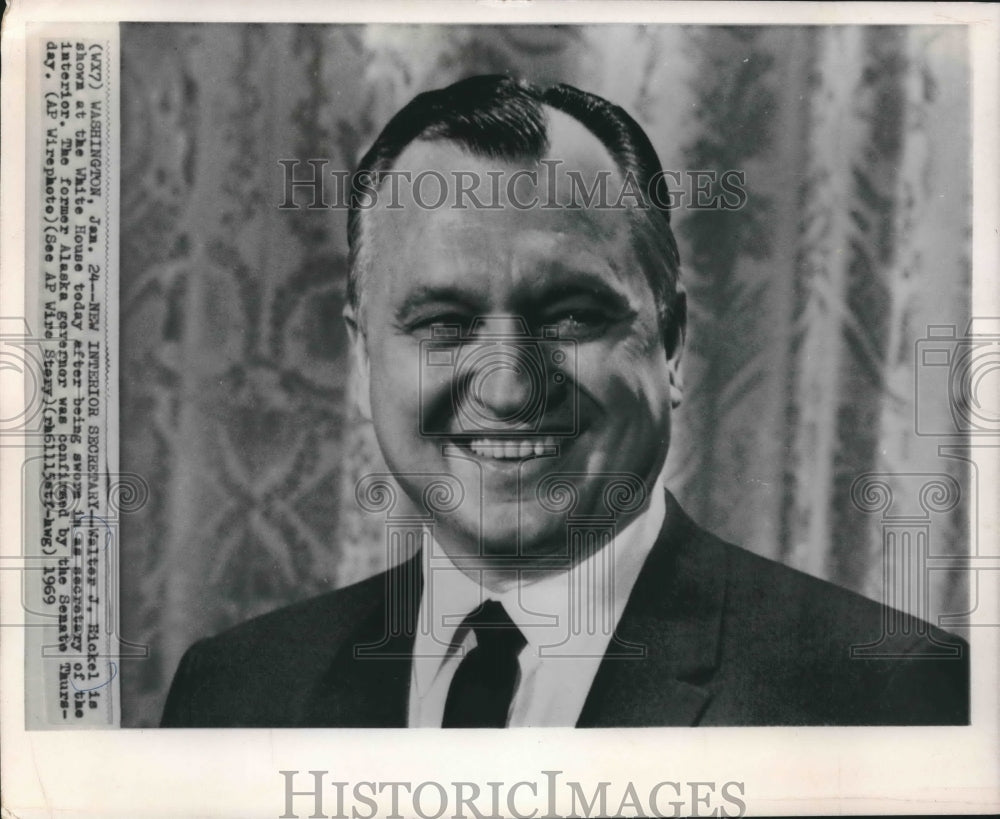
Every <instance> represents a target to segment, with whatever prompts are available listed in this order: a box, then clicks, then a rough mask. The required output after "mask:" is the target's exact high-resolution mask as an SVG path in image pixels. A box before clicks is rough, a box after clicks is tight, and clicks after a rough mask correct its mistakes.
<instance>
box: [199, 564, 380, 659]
mask: <svg viewBox="0 0 1000 819" xmlns="http://www.w3.org/2000/svg"><path fill="white" fill-rule="evenodd" d="M387 574H388V572H380V573H379V574H376V575H372V576H371V577H368V578H365V579H364V580H360V581H358V582H356V583H352V584H351V585H348V586H344V587H343V588H339V589H335V590H333V591H329V592H324V593H323V594H319V595H316V596H314V597H309V598H307V599H305V600H300V601H298V602H296V603H292V604H289V605H287V606H283V607H281V608H278V609H273V610H272V611H268V612H265V613H263V614H259V615H257V616H255V617H252V618H250V619H249V620H244V621H243V622H241V623H238V624H237V625H235V626H232V627H230V628H228V629H226V630H225V631H221V632H219V633H218V634H216V635H214V636H211V637H206V638H204V639H202V640H199V641H198V643H196V644H195V645H197V646H198V647H199V648H200V649H201V650H208V651H256V650H260V649H262V648H273V647H275V646H278V645H288V646H297V645H300V644H303V643H304V644H309V645H313V644H315V642H316V640H317V638H321V639H322V641H323V642H324V643H326V644H330V643H335V642H337V638H338V636H340V635H341V634H342V633H343V632H345V631H347V630H349V629H350V628H351V627H352V626H353V625H354V624H355V623H356V622H357V619H358V615H359V613H360V612H363V611H365V610H366V609H367V608H368V607H369V606H371V605H373V603H374V602H375V601H376V599H377V597H378V596H379V595H381V593H382V590H383V589H384V588H385V583H386V576H387Z"/></svg>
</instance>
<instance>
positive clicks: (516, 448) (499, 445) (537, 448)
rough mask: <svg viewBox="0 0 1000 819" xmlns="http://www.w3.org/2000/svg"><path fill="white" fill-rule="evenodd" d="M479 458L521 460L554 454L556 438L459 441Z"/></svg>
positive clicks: (550, 436)
mask: <svg viewBox="0 0 1000 819" xmlns="http://www.w3.org/2000/svg"><path fill="white" fill-rule="evenodd" d="M459 444H460V446H464V447H465V448H466V449H468V450H470V451H471V452H472V454H473V455H476V456H477V457H479V458H483V459H488V460H495V461H523V460H527V459H528V458H540V457H543V456H551V455H555V454H556V453H557V452H558V451H559V450H558V447H557V443H556V438H555V437H554V436H552V435H546V436H541V437H533V438H473V439H471V440H466V441H462V442H459Z"/></svg>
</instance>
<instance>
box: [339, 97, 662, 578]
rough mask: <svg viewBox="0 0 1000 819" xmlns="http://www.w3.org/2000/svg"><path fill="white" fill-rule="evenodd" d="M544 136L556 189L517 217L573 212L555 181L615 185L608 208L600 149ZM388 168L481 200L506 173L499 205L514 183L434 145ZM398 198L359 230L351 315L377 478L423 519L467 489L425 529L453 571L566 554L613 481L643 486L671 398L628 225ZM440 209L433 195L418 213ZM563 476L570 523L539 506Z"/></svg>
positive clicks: (594, 213)
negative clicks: (431, 530) (556, 169)
mask: <svg viewBox="0 0 1000 819" xmlns="http://www.w3.org/2000/svg"><path fill="white" fill-rule="evenodd" d="M550 122H551V126H550V144H551V149H550V151H549V157H548V158H551V159H553V160H556V159H558V160H559V161H560V162H561V163H562V165H561V166H560V170H561V173H560V176H559V179H558V181H557V183H556V190H555V191H552V190H549V189H548V188H547V186H546V184H545V182H544V177H546V175H547V173H546V170H545V168H542V167H537V168H534V170H537V171H539V182H538V187H537V188H532V189H531V190H530V191H525V190H524V189H519V190H520V191H521V192H520V193H519V195H518V198H519V201H521V202H524V201H526V200H528V199H529V198H530V196H531V195H532V194H535V193H537V194H538V196H539V199H540V202H546V201H560V202H566V201H569V200H570V199H571V195H570V190H569V181H568V179H567V178H566V176H565V173H564V171H566V170H575V171H578V172H579V173H580V174H582V177H583V180H584V182H585V184H586V185H587V187H588V188H589V187H590V186H591V185H592V184H593V180H594V178H595V174H596V173H598V172H599V171H604V172H605V173H606V172H607V171H609V170H610V171H612V172H613V173H612V177H611V179H610V181H609V185H608V188H609V190H610V191H612V192H613V193H612V194H611V196H610V199H611V201H614V199H615V198H616V197H617V192H618V190H619V186H620V183H621V180H620V177H619V175H618V173H617V172H615V171H614V168H615V166H614V162H613V159H612V157H611V156H610V155H609V154H608V152H607V150H606V149H605V148H604V147H603V146H602V145H601V144H600V142H599V141H598V140H597V139H596V137H594V136H593V135H592V134H590V133H589V132H588V131H587V130H586V129H584V128H583V126H581V125H579V124H578V123H577V122H575V121H574V120H572V119H570V118H569V117H566V116H565V115H562V114H559V113H557V112H551V118H550ZM396 167H397V169H399V170H404V169H405V170H409V171H411V172H412V173H413V174H414V176H416V174H418V173H419V172H420V171H422V170H435V171H438V172H440V173H442V174H444V176H445V178H446V179H447V180H448V181H449V183H450V184H453V180H454V176H453V175H452V172H453V171H459V170H461V171H469V172H471V173H472V174H476V175H477V176H476V178H477V179H480V180H483V184H482V186H481V187H480V188H478V189H477V192H478V194H479V199H480V200H481V201H489V191H490V190H491V189H492V190H496V186H495V183H493V182H491V181H490V179H491V177H490V176H489V174H490V173H492V174H493V178H497V176H496V175H497V174H498V173H502V174H503V176H502V179H503V183H502V184H501V185H500V186H499V187H500V189H501V190H503V189H505V188H506V181H507V180H508V179H509V178H510V176H511V175H512V174H514V173H516V172H517V171H519V170H523V168H520V167H517V166H513V165H510V164H507V163H504V162H498V161H495V160H491V159H483V158H477V157H473V156H471V155H469V154H467V153H465V152H464V151H462V150H461V149H460V148H459V147H457V146H455V145H453V144H450V143H443V142H435V143H419V142H418V143H414V144H413V145H411V146H409V147H408V148H407V149H406V150H405V151H404V152H403V154H402V156H401V157H400V158H399V161H398V162H397V163H396ZM531 169H532V168H529V170H531ZM491 186H492V187H491ZM400 190H401V192H400V196H399V201H400V203H401V204H402V205H403V207H402V208H399V209H390V208H386V207H384V204H385V202H386V197H382V200H381V202H380V204H379V205H378V206H377V207H376V208H375V209H373V210H372V211H370V212H369V213H367V214H365V218H367V219H368V223H367V225H366V230H367V233H366V240H367V242H368V245H367V248H366V252H367V253H368V254H369V260H370V274H369V275H368V277H367V279H366V280H365V282H364V283H363V287H364V288H365V289H364V296H363V313H362V315H360V316H357V317H352V316H350V315H349V316H348V323H349V326H352V338H353V339H354V343H355V353H356V361H357V364H358V366H359V370H360V375H361V382H362V385H361V390H362V393H363V395H362V399H361V400H362V409H363V411H364V412H365V413H366V414H368V415H369V417H370V418H371V420H372V421H373V423H374V427H375V432H376V435H377V437H378V441H379V445H380V447H381V450H382V454H383V456H384V458H385V460H386V463H387V465H388V466H389V468H390V469H391V470H392V471H393V473H395V474H396V475H397V480H398V481H399V483H400V484H401V486H402V487H403V488H404V490H405V491H406V493H407V494H408V495H409V496H410V498H411V499H413V500H414V501H415V502H416V503H417V505H418V506H423V503H422V501H421V498H422V497H423V493H424V490H425V489H426V488H427V487H428V485H429V484H430V483H431V482H432V481H433V480H434V477H435V476H436V475H440V476H444V477H445V479H446V480H448V481H451V482H453V483H454V482H455V481H457V482H460V483H461V486H462V489H463V492H464V500H463V501H462V502H461V503H460V504H459V506H458V508H457V509H454V510H453V511H450V512H448V513H446V514H441V515H439V516H438V517H437V519H436V521H435V522H436V528H435V535H436V537H437V539H438V541H439V542H440V543H441V544H442V546H443V547H444V548H445V549H446V550H447V551H448V553H449V554H450V555H451V556H452V557H453V559H456V558H472V557H473V556H479V557H483V556H485V557H486V558H487V560H486V561H484V563H486V564H487V565H488V559H489V558H494V559H495V558H496V557H497V556H507V557H511V556H515V555H520V556H524V557H526V558H534V559H536V560H537V559H538V558H539V557H543V556H553V557H557V556H559V555H565V554H566V553H567V527H566V524H567V520H568V518H569V517H573V516H580V515H608V514H609V513H613V512H614V507H610V508H609V507H608V505H607V503H606V500H605V492H606V490H607V489H608V486H609V482H610V481H612V480H613V479H614V476H618V478H619V479H621V476H622V475H630V476H635V478H637V479H638V480H640V481H642V483H643V484H644V487H645V490H646V491H647V492H648V491H649V490H650V489H651V488H652V487H653V485H654V482H655V480H656V477H657V476H658V474H659V472H660V470H661V468H662V466H663V461H664V458H665V457H666V453H667V447H668V444H669V438H670V405H671V400H672V399H673V400H674V401H675V402H676V401H677V400H679V397H680V386H679V383H678V381H677V378H676V376H677V372H676V365H677V360H676V356H677V354H675V357H674V358H673V359H670V358H668V355H667V352H666V350H665V345H664V340H663V337H662V335H661V332H662V330H661V327H660V322H659V320H658V312H657V306H656V303H655V300H654V297H653V293H652V290H651V288H650V285H649V283H648V281H647V279H646V276H645V274H644V272H643V270H642V268H641V267H640V264H639V261H638V258H637V255H636V253H635V250H634V248H633V241H634V239H633V232H632V231H631V230H630V224H631V221H630V219H629V217H628V214H627V213H625V212H624V211H623V210H616V209H611V210H597V209H576V210H570V209H543V208H540V207H532V208H527V209H522V208H517V207H513V206H512V205H511V203H509V202H505V203H503V204H504V206H503V207H501V208H497V209H481V208H476V207H472V206H470V207H468V208H467V209H464V210H457V209H455V208H452V207H448V206H445V207H440V208H436V209H433V210H431V209H427V208H422V207H419V206H418V205H417V203H416V202H415V201H414V200H413V197H412V196H411V194H410V188H409V186H407V185H405V184H404V185H401V186H400ZM426 191H430V193H427V192H426ZM435 198H436V187H435V185H434V184H431V185H429V187H428V188H427V189H425V192H424V193H423V201H424V202H426V201H427V200H428V199H430V200H433V199H435ZM451 198H452V200H453V199H454V197H451ZM466 204H470V205H471V200H467V201H466ZM353 325H356V328H355V327H354V326H353ZM543 328H547V329H543ZM453 329H457V331H458V335H457V337H455V336H452V337H448V336H447V335H445V337H444V338H443V339H442V337H441V333H445V334H447V333H449V332H452V330H453ZM525 331H527V334H528V336H529V337H528V338H526V337H525V335H524V333H525ZM442 341H443V343H442ZM678 354H679V353H678ZM557 474H562V475H565V476H566V478H565V480H566V481H567V482H569V483H570V484H572V486H573V487H574V490H575V492H576V495H577V500H576V502H575V503H572V504H570V505H568V507H567V506H566V505H565V504H559V503H558V501H553V497H555V496H552V495H550V496H549V498H548V499H547V500H546V499H545V498H544V497H543V498H542V499H541V500H540V498H539V495H540V494H543V495H544V494H545V490H546V487H549V488H551V487H550V486H549V485H550V483H551V481H552V480H553V479H554V478H555V476H556V475H557ZM547 479H548V480H547ZM563 499H565V496H563ZM625 520H626V518H625V517H623V516H619V517H618V518H617V522H618V525H619V528H620V527H621V525H622V524H623V523H624V522H625ZM467 565H472V563H471V561H469V562H468V563H467Z"/></svg>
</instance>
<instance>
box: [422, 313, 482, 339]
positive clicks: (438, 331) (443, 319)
mask: <svg viewBox="0 0 1000 819" xmlns="http://www.w3.org/2000/svg"><path fill="white" fill-rule="evenodd" d="M410 331H411V332H414V333H417V334H419V335H427V336H435V337H444V338H447V337H451V336H454V337H455V338H464V337H465V336H467V335H468V334H469V319H468V318H467V317H466V316H464V315H461V314H459V313H441V314H435V315H433V316H426V317H424V318H421V319H419V320H417V321H415V322H413V323H412V324H410Z"/></svg>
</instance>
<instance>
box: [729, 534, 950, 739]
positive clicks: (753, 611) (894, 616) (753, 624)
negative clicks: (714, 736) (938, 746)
mask: <svg viewBox="0 0 1000 819" xmlns="http://www.w3.org/2000/svg"><path fill="white" fill-rule="evenodd" d="M718 548H719V550H720V552H721V553H722V554H724V555H725V559H726V561H727V564H728V573H727V583H726V592H725V602H724V618H723V623H724V625H723V635H722V650H721V652H720V654H721V656H722V667H721V668H720V672H721V673H720V683H721V682H722V681H724V680H728V681H729V682H730V684H731V685H730V686H729V688H728V690H727V692H726V695H725V696H720V697H719V703H718V705H719V706H723V713H725V712H726V710H727V708H726V706H727V705H730V704H731V705H732V709H733V711H737V710H741V709H742V710H743V711H749V712H752V713H754V714H755V721H756V722H757V723H758V724H777V723H780V722H783V721H788V722H791V723H795V722H801V723H802V724H859V725H864V724H868V725H875V724H898V725H907V724H913V725H915V724H965V723H967V721H968V699H969V689H968V686H969V647H968V644H967V643H966V642H965V641H964V640H963V639H961V638H960V637H957V636H955V635H953V634H950V633H947V632H945V631H944V630H942V629H940V628H938V627H936V626H934V625H932V624H931V623H929V622H927V621H925V620H923V619H921V618H919V617H917V616H915V615H913V614H909V613H906V612H902V611H900V610H897V609H894V608H892V607H890V606H887V605H885V604H883V603H880V602H878V601H875V600H872V599H870V598H868V597H865V596H863V595H861V594H858V593H856V592H854V591H851V590H849V589H847V588H844V587H841V586H838V585H835V584H833V583H830V582H828V581H825V580H821V579H819V578H816V577H813V576H811V575H808V574H806V573H804V572H801V571H798V570H797V569H794V568H792V567H789V566H787V565H784V564H781V563H778V562H776V561H774V560H770V559H768V558H765V557H761V556H760V555H757V554H754V553H753V552H750V551H748V550H746V549H742V548H740V547H737V546H734V545H732V544H728V543H724V542H719V544H718ZM730 713H732V712H730ZM722 721H725V717H723V719H722Z"/></svg>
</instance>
